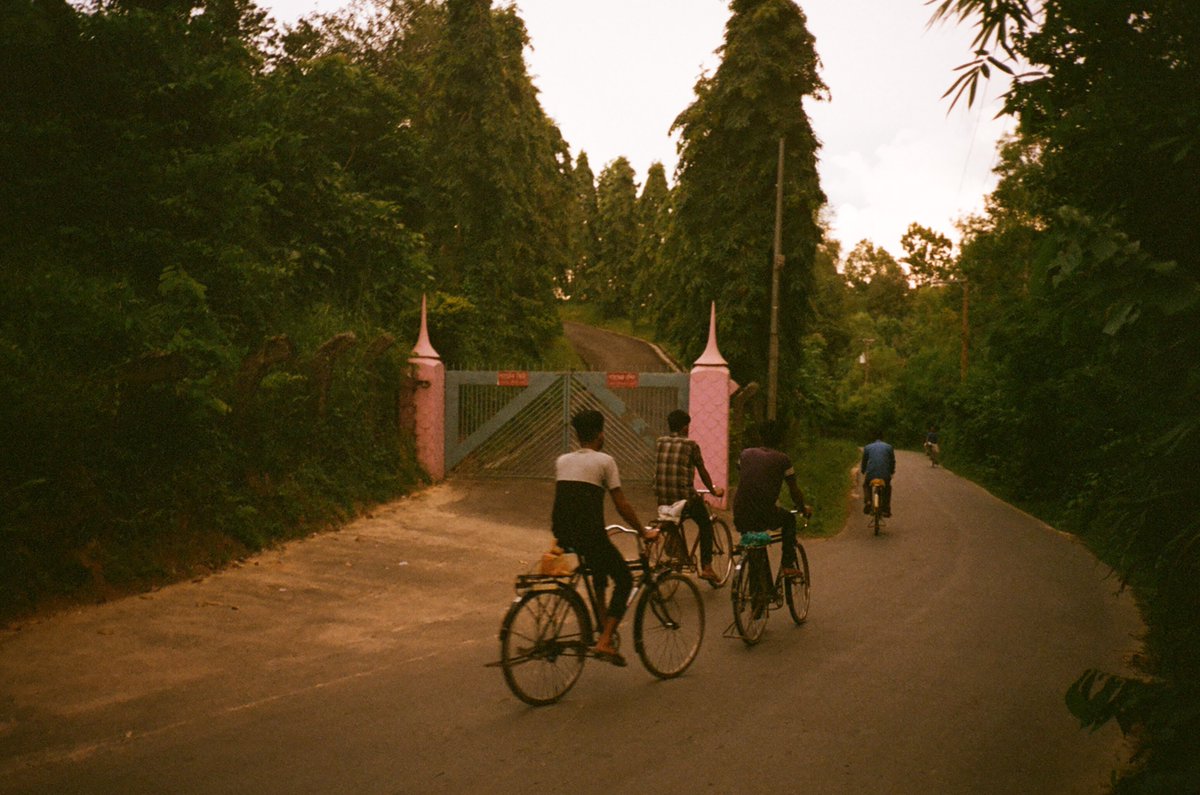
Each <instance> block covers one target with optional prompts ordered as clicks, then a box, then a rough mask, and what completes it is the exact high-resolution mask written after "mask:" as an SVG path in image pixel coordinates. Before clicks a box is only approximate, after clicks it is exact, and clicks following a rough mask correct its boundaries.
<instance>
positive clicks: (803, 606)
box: [783, 541, 812, 624]
mask: <svg viewBox="0 0 1200 795" xmlns="http://www.w3.org/2000/svg"><path fill="white" fill-rule="evenodd" d="M796 568H798V569H800V571H801V572H803V574H797V575H795V576H792V577H784V578H783V582H784V594H785V596H786V598H787V606H788V612H789V613H791V614H792V621H794V622H796V623H797V624H803V623H804V620H805V619H806V618H808V604H809V602H810V601H811V599H812V579H811V578H810V576H809V573H808V553H807V552H805V551H804V546H803V545H802V544H801V543H800V542H799V541H797V542H796Z"/></svg>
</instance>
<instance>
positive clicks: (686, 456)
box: [654, 433, 704, 505]
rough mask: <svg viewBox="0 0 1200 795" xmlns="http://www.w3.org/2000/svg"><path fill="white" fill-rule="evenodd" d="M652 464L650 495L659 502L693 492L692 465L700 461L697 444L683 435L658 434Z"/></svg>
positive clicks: (667, 501)
mask: <svg viewBox="0 0 1200 795" xmlns="http://www.w3.org/2000/svg"><path fill="white" fill-rule="evenodd" d="M656 446H657V450H658V455H657V462H656V464H655V467H654V496H655V499H657V500H658V504H659V505H670V504H671V503H673V502H677V501H679V500H686V499H689V498H690V497H692V496H693V495H695V494H696V490H695V489H694V488H693V487H692V481H693V479H694V477H695V474H694V473H695V468H696V467H697V466H703V465H704V458H703V457H701V455H700V445H699V444H697V443H696V442H694V441H692V440H691V439H689V438H687V437H686V436H680V435H678V434H674V433H673V434H671V435H670V436H660V437H658V442H657V444H656Z"/></svg>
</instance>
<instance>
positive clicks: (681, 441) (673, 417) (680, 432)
mask: <svg viewBox="0 0 1200 795" xmlns="http://www.w3.org/2000/svg"><path fill="white" fill-rule="evenodd" d="M691 424H692V417H691V415H689V414H688V413H687V412H686V411H683V410H681V409H676V410H675V411H672V412H671V413H670V414H668V415H667V427H668V428H669V429H670V431H671V433H670V435H668V436H660V437H658V443H657V451H658V453H657V462H656V464H655V468H654V495H655V498H656V499H657V500H658V504H659V505H671V504H673V503H676V502H678V501H679V500H687V505H686V506H685V507H684V509H683V515H682V517H681V519H688V518H690V519H693V520H695V522H696V526H697V527H698V528H700V576H701V577H702V578H704V579H706V580H712V581H714V582H715V581H717V580H719V579H720V578H719V577H717V574H716V572H714V571H713V569H712V553H713V527H712V520H711V519H709V517H708V508H707V506H705V504H704V498H703V497H701V496H700V495H699V494H698V493H697V492H696V489H695V488H693V486H692V483H693V481H694V479H695V477H694V474H693V473H695V474H698V475H700V482H701V483H703V484H704V487H705V488H707V489H708V490H709V491H710V492H712V495H713V496H714V497H721V496H722V495H724V494H725V490H724V489H720V488H717V487H716V486H714V485H713V482H712V478H711V477H709V474H708V470H707V469H705V467H704V457H703V456H702V455H701V454H700V445H699V444H697V443H696V442H695V441H693V440H692V439H689V438H688V430H689V428H690V427H691Z"/></svg>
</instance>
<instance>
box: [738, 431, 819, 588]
mask: <svg viewBox="0 0 1200 795" xmlns="http://www.w3.org/2000/svg"><path fill="white" fill-rule="evenodd" d="M760 437H761V439H762V446H761V447H747V448H746V449H745V450H743V451H742V454H741V457H740V458H739V459H738V466H739V468H740V470H741V475H740V476H739V481H738V488H737V493H736V494H734V497H733V523H734V525H735V526H736V527H737V531H738V532H739V533H743V534H744V533H754V532H764V531H767V530H774V529H775V528H777V527H778V528H780V529H781V530H782V531H783V539H782V540H783V561H782V564H781V565H782V566H783V574H784V575H785V576H793V575H797V574H803V572H802V571H800V570H799V569H797V568H796V566H797V561H796V517H795V516H793V515H792V512H791V511H788V510H786V509H784V508H781V507H779V505H777V504H776V501H777V500H778V499H779V490H780V488H781V487H782V486H783V484H785V483H786V484H787V487H788V492H789V493H790V494H791V496H792V504H793V505H795V506H796V508H797V509H798V510H800V511H801V512H803V514H804V515H805V516H812V508H810V507H809V506H808V505H806V504H805V503H804V494H803V493H802V492H801V491H800V487H799V486H797V485H796V470H795V469H793V468H792V460H791V459H790V458H788V456H787V453H784V452H783V451H781V450H780V449H779V448H780V447H782V446H783V437H784V429H783V426H782V425H781V424H780V423H779V422H778V421H776V420H768V421H767V422H765V423H763V424H762V425H761V426H760Z"/></svg>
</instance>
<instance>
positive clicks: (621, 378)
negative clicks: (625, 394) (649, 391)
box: [607, 373, 638, 389]
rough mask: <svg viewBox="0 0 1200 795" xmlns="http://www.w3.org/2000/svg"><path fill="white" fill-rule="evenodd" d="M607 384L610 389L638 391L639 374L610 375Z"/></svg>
mask: <svg viewBox="0 0 1200 795" xmlns="http://www.w3.org/2000/svg"><path fill="white" fill-rule="evenodd" d="M607 382H608V388H609V389H636V388H637V385H638V374H637V373H608V379H607Z"/></svg>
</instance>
